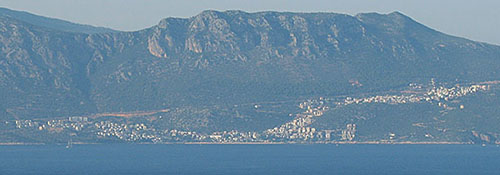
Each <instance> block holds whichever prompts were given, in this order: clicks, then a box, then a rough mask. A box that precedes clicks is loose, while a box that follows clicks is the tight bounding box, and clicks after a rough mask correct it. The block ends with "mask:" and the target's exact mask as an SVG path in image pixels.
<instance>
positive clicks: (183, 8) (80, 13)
mask: <svg viewBox="0 0 500 175" xmlns="http://www.w3.org/2000/svg"><path fill="white" fill-rule="evenodd" d="M0 6H1V7H6V8H10V9H14V10H22V11H28V12H31V13H35V14H39V15H43V16H48V17H54V18H59V19H64V20H69V21H72V22H77V23H83V24H91V25H96V26H104V27H110V28H113V29H118V30H126V31H133V30H138V29H143V28H146V27H149V26H152V25H155V24H157V23H158V21H159V20H160V19H162V18H166V17H190V16H193V15H196V14H198V13H200V12H201V11H203V10H207V9H213V10H228V9H238V10H244V11H249V12H256V11H269V10H272V11H292V12H337V13H347V14H356V13H361V12H379V13H388V12H392V11H400V12H402V13H404V14H406V15H408V16H410V17H412V18H413V19H415V20H417V21H419V22H421V23H423V24H425V25H427V26H430V27H431V28H434V29H437V30H439V31H442V32H445V33H448V34H452V35H457V36H462V37H466V38H469V39H473V40H477V41H484V42H489V43H493V44H499V45H500V34H499V32H498V30H499V28H500V0H0Z"/></svg>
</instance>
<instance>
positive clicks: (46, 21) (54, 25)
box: [0, 7, 118, 34]
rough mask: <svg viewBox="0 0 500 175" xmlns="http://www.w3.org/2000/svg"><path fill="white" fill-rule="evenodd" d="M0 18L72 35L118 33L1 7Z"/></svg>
mask: <svg viewBox="0 0 500 175" xmlns="http://www.w3.org/2000/svg"><path fill="white" fill-rule="evenodd" d="M0 16H3V17H10V18H14V19H17V20H20V21H23V22H26V23H29V24H32V25H36V26H41V27H45V28H49V29H56V30H60V31H65V32H72V33H88V34H92V33H114V32H118V31H116V30H113V29H108V28H104V27H94V26H90V25H82V24H75V23H72V22H68V21H63V20H59V19H54V18H47V17H42V16H38V15H34V14H31V13H28V12H22V11H16V10H11V9H7V8H1V7H0Z"/></svg>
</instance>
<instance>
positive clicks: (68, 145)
mask: <svg viewBox="0 0 500 175" xmlns="http://www.w3.org/2000/svg"><path fill="white" fill-rule="evenodd" d="M71 147H73V142H72V140H71V139H69V141H68V144H67V145H66V149H70V148H71Z"/></svg>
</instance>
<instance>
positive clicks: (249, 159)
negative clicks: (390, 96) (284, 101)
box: [0, 144, 500, 175]
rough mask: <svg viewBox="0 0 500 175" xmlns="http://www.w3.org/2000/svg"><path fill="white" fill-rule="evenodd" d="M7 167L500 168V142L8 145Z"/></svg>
mask: <svg viewBox="0 0 500 175" xmlns="http://www.w3.org/2000/svg"><path fill="white" fill-rule="evenodd" d="M0 174H2V175H3V174H278V175H279V174H287V175H289V174H500V147H497V146H486V147H482V146H477V145H339V146H335V145H127V144H116V145H114V144H110V145H74V146H73V148H71V149H66V148H65V147H64V146H56V145H52V146H0Z"/></svg>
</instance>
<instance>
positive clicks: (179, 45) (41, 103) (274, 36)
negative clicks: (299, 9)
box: [0, 10, 500, 142]
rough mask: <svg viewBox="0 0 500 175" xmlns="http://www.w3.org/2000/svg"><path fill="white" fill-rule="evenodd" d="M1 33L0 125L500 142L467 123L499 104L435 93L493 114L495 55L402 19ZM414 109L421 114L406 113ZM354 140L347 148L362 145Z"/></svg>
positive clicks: (242, 20) (28, 28)
mask: <svg viewBox="0 0 500 175" xmlns="http://www.w3.org/2000/svg"><path fill="white" fill-rule="evenodd" d="M0 30H1V31H2V32H1V33H0V46H1V47H2V49H1V50H0V90H1V91H0V95H1V96H2V97H3V98H2V99H1V100H0V102H1V103H0V120H4V121H13V120H16V121H17V122H16V123H19V122H22V121H24V120H26V121H27V120H50V119H54V118H60V117H62V118H64V117H71V116H95V117H94V118H95V119H96V120H101V119H99V116H100V117H103V118H113V116H110V115H116V116H115V117H120V116H135V115H138V116H139V117H138V118H137V119H136V118H131V119H124V120H132V121H135V120H142V118H141V116H140V115H145V116H146V117H151V118H149V119H148V120H151V121H153V120H158V118H160V116H163V115H164V116H168V117H165V118H168V119H165V120H162V121H160V122H159V123H151V125H154V126H157V127H160V128H163V129H165V128H168V129H172V128H175V129H176V130H189V131H190V132H191V131H193V132H217V131H221V132H222V131H232V130H235V131H245V132H253V131H259V132H260V131H263V132H266V133H273V134H270V135H273V137H276V138H281V137H282V136H283V135H280V134H278V135H276V134H277V133H276V132H277V131H279V130H284V129H280V127H284V128H286V127H291V126H292V125H293V126H295V125H297V123H301V125H304V126H301V128H300V131H301V132H302V129H305V128H302V127H306V126H305V125H306V124H307V127H309V126H314V127H315V128H317V129H322V130H324V131H322V132H325V133H323V135H324V134H326V133H327V132H330V131H331V132H332V133H333V132H334V131H335V132H337V131H339V132H340V131H341V130H342V131H343V132H345V133H354V132H355V131H356V126H355V125H353V124H358V125H359V126H358V127H361V128H358V131H359V132H360V133H363V135H362V136H359V137H356V138H359V139H361V140H363V139H365V140H364V141H366V139H371V138H381V137H382V136H383V137H386V136H385V135H384V133H386V132H389V131H388V130H386V129H384V128H391V129H394V130H396V129H397V128H396V129H395V128H394V127H393V125H391V121H399V122H398V124H404V126H405V128H407V129H408V130H406V131H401V130H398V132H400V133H404V134H405V135H406V136H408V137H409V138H411V139H413V140H419V139H422V138H424V139H427V137H423V135H425V133H424V132H431V131H429V130H424V129H422V128H420V126H421V124H418V123H417V124H416V125H415V126H413V124H415V123H409V122H410V121H411V122H413V121H414V120H418V121H420V120H422V121H420V122H429V125H432V126H433V127H437V128H439V127H450V128H452V130H453V132H451V133H450V134H447V133H444V134H443V133H441V132H437V131H434V130H432V133H433V134H437V135H440V138H439V139H436V140H439V141H450V140H451V141H460V142H461V141H465V142H468V141H470V140H471V139H470V138H469V137H471V138H476V136H474V134H472V136H471V135H470V133H468V132H469V131H470V132H472V131H474V132H480V133H482V134H483V135H484V134H489V135H488V137H490V138H497V136H495V134H494V133H499V132H498V131H497V130H495V129H494V128H491V127H489V125H485V126H488V127H487V128H482V129H483V130H482V131H476V129H474V130H472V129H471V128H472V126H470V125H468V124H467V123H463V121H468V120H472V119H470V118H468V117H467V115H480V116H483V118H484V119H475V120H477V121H478V122H479V121H480V122H483V120H491V121H493V122H496V121H497V118H495V117H494V116H492V115H491V114H495V112H494V111H492V109H493V108H487V107H477V109H483V110H482V111H479V110H470V111H469V110H463V107H464V108H465V106H474V103H476V102H477V101H478V99H480V98H475V97H476V96H473V97H466V98H465V99H466V100H464V101H467V103H464V104H462V105H463V107H462V106H460V105H458V104H461V103H460V102H461V101H460V100H455V101H453V102H449V101H448V97H446V100H444V96H443V95H442V94H439V95H435V94H436V92H437V91H438V90H439V92H441V91H443V92H446V93H449V92H451V91H453V93H458V94H460V95H461V96H460V97H462V95H463V94H462V93H465V92H466V94H475V93H476V92H481V93H478V94H479V95H478V96H480V97H483V98H484V99H489V100H490V102H491V104H497V101H495V99H494V97H493V96H489V95H488V93H492V94H495V93H496V92H497V89H496V88H494V87H491V88H490V86H489V85H490V84H488V83H484V82H487V81H490V82H491V81H495V80H498V77H500V71H498V70H500V46H496V45H490V44H486V43H480V42H474V41H471V40H468V39H464V38H460V37H454V36H451V35H446V34H444V33H441V32H439V31H436V30H434V29H431V28H428V27H426V26H424V25H422V24H420V23H418V22H417V21H415V20H413V19H411V18H410V17H408V16H406V15H404V14H402V13H400V12H393V13H390V14H378V13H362V14H357V15H355V16H350V15H346V14H336V13H292V12H256V13H247V12H243V11H225V12H219V11H211V10H209V11H204V12H202V13H200V14H198V15H196V16H193V17H190V18H165V19H162V20H160V22H159V23H158V24H157V25H155V26H152V27H150V28H146V29H142V30H139V31H134V32H111V33H108V32H104V33H90V34H89V33H75V32H64V31H60V30H56V29H50V28H46V27H43V26H41V27H40V26H37V25H33V24H31V23H27V22H25V21H22V20H19V19H15V18H11V17H6V16H0ZM429 82H432V83H431V84H430V85H429ZM436 82H438V83H436ZM493 85H494V84H492V85H491V86H493ZM438 86H439V87H438ZM468 86H470V87H468ZM462 87H468V88H462ZM456 89H460V91H457V92H455V91H456ZM462 91H463V92H462ZM483 91H484V92H483ZM486 91H487V92H486ZM473 92H474V93H473ZM408 93H410V94H409V95H408ZM422 94H429V95H426V96H422ZM370 95H373V97H369V96H370ZM431 95H434V96H432V98H431V97H430V96H431ZM20 97H22V98H20ZM340 97H343V98H346V99H339V98H340ZM441 97H443V98H441ZM436 98H437V100H436ZM311 99H320V100H319V101H321V105H320V106H319V107H317V106H314V105H312V106H310V107H309V108H310V109H309V108H307V107H301V108H300V109H299V108H297V103H301V102H303V101H306V102H307V103H305V102H304V104H309V102H311V103H312V102H315V103H316V101H317V100H312V101H311ZM324 99H328V100H332V101H329V102H328V101H325V100H324ZM352 99H363V100H366V101H370V102H371V101H373V99H375V100H381V99H382V101H387V99H392V101H394V99H398V100H400V101H398V102H397V103H389V104H386V103H383V104H364V103H363V102H364V101H359V100H358V101H357V102H355V103H353V102H351V100H352ZM409 99H411V100H413V102H412V104H406V102H407V101H408V100H409ZM422 99H428V100H422ZM450 99H452V98H451V97H450ZM433 100H434V101H433ZM439 100H441V101H439ZM389 101H390V102H392V101H391V100H389ZM403 101H404V102H405V103H402V102H403ZM438 101H439V106H438V105H436V104H435V103H438ZM360 102H361V103H360ZM318 103H319V102H318ZM323 103H329V105H330V106H324V105H323ZM359 103H360V104H359ZM377 103H378V102H377ZM413 103H416V104H413ZM443 103H445V104H446V105H443ZM301 104H302V103H301ZM304 104H302V106H303V105H304ZM352 104H354V105H352ZM457 105H458V106H457ZM306 106H307V105H306ZM374 106H378V107H380V110H377V108H376V107H374ZM443 106H453V107H443ZM486 106H488V105H486ZM316 107H317V108H316ZM329 109H331V110H329ZM424 109H426V110H428V111H425V110H424ZM443 109H445V112H442V110H443ZM466 109H468V108H466ZM303 110H307V111H306V112H303ZM134 111H135V112H134ZM153 111H154V112H153ZM415 111H420V113H419V112H415ZM460 111H462V112H460ZM464 111H465V112H464ZM403 112H406V113H409V114H411V115H412V116H418V117H416V118H411V116H410V117H409V118H411V119H409V120H408V121H400V120H398V119H399V118H404V117H407V116H404V115H403V114H402V113H403ZM448 113H453V114H454V115H456V116H459V117H457V118H456V119H450V118H447V119H448V120H450V122H445V123H443V124H441V123H440V122H437V123H438V124H435V123H436V122H434V121H433V120H434V119H433V118H442V117H450V116H448V115H447V114H448ZM385 114H390V116H385ZM424 114H425V115H424ZM465 114H467V115H465ZM311 117H320V118H311ZM103 120H105V119H103ZM120 120H121V119H120ZM120 120H118V121H120ZM436 120H437V119H436ZM314 121H319V123H314ZM369 121H373V122H374V123H377V124H378V125H382V126H383V127H382V128H377V127H375V125H370V122H369ZM439 121H441V120H439ZM61 122H66V121H63V120H61ZM128 122H130V121H128ZM432 122H434V123H432ZM457 123H458V124H457ZM426 124H427V123H426ZM96 126H97V125H96ZM464 126H466V127H464ZM339 127H340V128H339ZM474 127H477V126H474ZM274 128H276V130H275V129H274ZM346 128H347V129H346ZM453 128H454V129H453ZM457 128H460V129H457ZM0 129H1V126H0ZM295 129H297V128H295ZM41 130H44V129H43V127H42V129H41ZM462 130H465V131H467V132H462ZM309 131H310V129H309ZM372 131H373V132H375V131H376V133H378V134H379V135H370V134H369V133H370V132H372ZM407 131H408V132H409V131H412V132H413V131H414V132H416V133H417V134H418V135H419V137H416V136H415V137H413V136H411V135H412V134H413V135H415V133H408V132H407ZM9 132H10V130H9ZM280 132H281V131H280ZM391 132H393V131H391ZM435 132H437V133H435ZM423 133H424V134H423ZM492 133H493V134H492ZM339 134H342V132H340V133H339ZM270 135H269V136H270ZM348 135H349V136H348V137H347V136H346V135H345V134H344V136H343V137H341V138H344V140H345V139H347V140H352V139H354V137H353V135H352V134H348ZM475 135H477V136H478V137H479V136H480V135H481V134H477V133H476V134H475ZM324 136H325V135H324ZM410 136H411V137H410ZM193 137H194V136H193ZM196 137H198V136H196ZM200 137H201V136H200ZM287 137H288V136H287ZM391 137H392V136H391ZM9 138H10V137H9ZM452 138H453V139H452ZM455 138H460V139H455ZM411 139H410V140H411ZM476 139H477V138H476ZM361 140H360V141H361ZM479 140H481V139H479Z"/></svg>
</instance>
